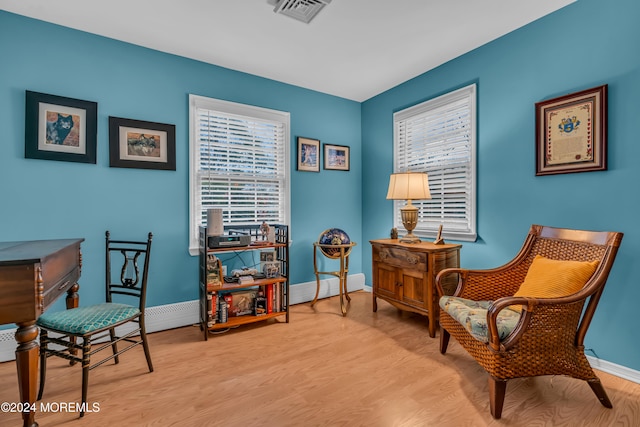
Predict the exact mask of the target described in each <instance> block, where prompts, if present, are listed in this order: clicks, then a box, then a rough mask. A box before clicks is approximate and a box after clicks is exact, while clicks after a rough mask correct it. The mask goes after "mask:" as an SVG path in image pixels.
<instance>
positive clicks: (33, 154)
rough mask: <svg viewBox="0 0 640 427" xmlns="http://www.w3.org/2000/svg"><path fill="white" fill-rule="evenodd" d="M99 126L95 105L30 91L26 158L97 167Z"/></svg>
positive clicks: (27, 112)
mask: <svg viewBox="0 0 640 427" xmlns="http://www.w3.org/2000/svg"><path fill="white" fill-rule="evenodd" d="M97 123H98V104H97V103H95V102H91V101H82V100H79V99H73V98H66V97H63V96H56V95H48V94H45V93H38V92H32V91H29V90H28V91H26V111H25V149H24V155H25V158H28V159H44V160H61V161H65V162H80V163H95V162H96V140H97V135H98V125H97Z"/></svg>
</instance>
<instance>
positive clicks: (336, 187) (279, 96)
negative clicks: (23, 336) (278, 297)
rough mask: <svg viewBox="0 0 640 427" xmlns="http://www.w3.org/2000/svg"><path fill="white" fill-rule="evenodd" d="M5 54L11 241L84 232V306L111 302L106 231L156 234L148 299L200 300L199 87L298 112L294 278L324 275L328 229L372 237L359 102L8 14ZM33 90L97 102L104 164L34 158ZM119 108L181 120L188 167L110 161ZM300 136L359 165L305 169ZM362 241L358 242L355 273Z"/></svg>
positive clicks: (2, 226)
mask: <svg viewBox="0 0 640 427" xmlns="http://www.w3.org/2000/svg"><path fill="white" fill-rule="evenodd" d="M0 58H1V59H0V128H1V129H2V132H1V133H0V240H2V241H12V240H31V239H53V238H66V237H84V238H85V239H86V241H85V243H84V244H83V271H82V279H81V282H80V285H81V298H82V303H83V304H87V303H93V302H98V301H100V300H103V298H104V295H103V294H104V291H103V289H104V288H103V286H104V285H103V274H104V273H103V272H104V261H103V257H104V231H105V230H106V229H109V230H110V231H111V232H112V236H113V237H114V238H118V237H124V238H135V237H136V236H137V237H139V238H144V237H145V236H146V233H147V232H148V231H152V232H153V233H154V236H155V237H154V244H153V248H152V259H151V276H150V289H149V295H148V305H149V306H154V305H161V304H168V303H174V302H180V301H189V300H194V299H197V298H198V287H197V257H192V256H189V254H188V224H189V221H188V194H189V191H188V185H189V184H188V176H189V172H188V164H189V160H188V158H189V157H188V132H189V127H188V118H189V111H188V94H190V93H193V94H197V95H202V96H208V97H213V98H220V99H224V100H229V101H234V102H240V103H246V104H251V105H256V106H260V107H265V108H272V109H276V110H282V111H289V112H290V113H291V201H292V207H291V214H292V218H291V224H290V225H291V237H292V239H293V243H292V246H291V251H290V252H291V269H290V271H291V282H292V283H293V284H296V283H302V282H305V281H310V280H315V279H314V275H313V262H312V253H313V251H312V243H313V242H314V241H316V240H317V237H318V235H319V234H320V232H321V231H322V230H324V229H326V228H329V227H339V228H343V229H344V230H347V232H348V233H349V234H350V235H351V237H352V239H353V240H354V241H357V242H361V240H362V238H361V217H362V213H361V209H362V208H361V207H362V198H361V191H362V181H361V176H362V171H361V162H360V159H361V149H360V141H361V128H360V124H361V115H360V103H358V102H354V101H350V100H346V99H343V98H339V97H335V96H330V95H326V94H322V93H319V92H314V91H310V90H306V89H302V88H299V87H295V86H291V85H287V84H283V83H280V82H276V81H273V80H268V79H263V78H259V77H256V76H252V75H248V74H244V73H240V72H237V71H233V70H229V69H225V68H220V67H216V66H213V65H208V64H204V63H201V62H198V61H193V60H189V59H185V58H182V57H178V56H173V55H168V54H165V53H161V52H157V51H154V50H150V49H146V48H142V47H139V46H135V45H131V44H126V43H122V42H119V41H115V40H111V39H107V38H104V37H99V36H95V35H91V34H87V33H84V32H80V31H75V30H71V29H68V28H64V27H61V26H57V25H52V24H49V23H45V22H41V21H37V20H33V19H28V18H25V17H21V16H18V15H14V14H10V13H7V12H2V11H0ZM25 90H31V91H36V92H43V93H47V94H53V95H59V96H66V97H71V98H77V99H82V100H88V101H94V102H97V103H98V148H97V152H98V160H97V164H81V163H70V162H57V161H47V160H34V159H25V158H24V127H25ZM109 116H116V117H126V118H131V119H137V120H147V121H154V122H161V123H171V124H175V125H176V159H177V170H176V171H160V170H141V169H122V168H110V167H109V151H108V146H109V139H108V137H109V136H108V117H109ZM296 136H306V137H311V138H316V139H319V140H320V141H321V143H330V144H338V145H347V146H350V148H351V170H350V171H349V172H344V171H325V170H321V172H320V173H310V172H298V171H297V170H296V162H295V159H296V148H297V147H296ZM336 206H338V207H339V209H337V208H335V207H336ZM363 248H366V246H365V245H359V246H357V247H356V249H354V256H353V259H352V263H351V271H352V272H354V273H358V272H361V270H362V266H361V251H362V250H363ZM59 304H61V302H59Z"/></svg>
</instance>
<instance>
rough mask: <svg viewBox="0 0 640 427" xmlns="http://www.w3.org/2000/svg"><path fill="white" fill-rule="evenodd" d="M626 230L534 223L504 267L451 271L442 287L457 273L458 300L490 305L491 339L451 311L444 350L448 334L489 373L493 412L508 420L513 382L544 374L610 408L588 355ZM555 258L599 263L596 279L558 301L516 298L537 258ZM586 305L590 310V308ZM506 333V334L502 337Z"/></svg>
mask: <svg viewBox="0 0 640 427" xmlns="http://www.w3.org/2000/svg"><path fill="white" fill-rule="evenodd" d="M622 236H623V235H622V233H617V232H595V231H582V230H570V229H561V228H553V227H546V226H540V225H533V226H531V229H530V231H529V234H528V235H527V238H526V240H525V242H524V244H523V246H522V249H521V250H520V252H519V253H518V254H517V255H516V257H515V258H514V259H513V260H511V261H509V262H508V263H507V264H505V265H503V266H502V267H498V268H495V269H489V270H468V269H446V270H443V271H441V272H440V273H439V274H438V275H437V277H436V286H437V287H438V291H439V293H440V294H439V295H440V297H441V302H442V301H443V300H442V298H447V297H446V296H444V292H443V289H442V286H441V282H442V281H443V280H444V277H445V276H448V275H451V274H457V276H458V285H457V289H456V291H455V293H454V296H455V297H460V298H465V299H469V300H473V301H490V303H488V305H487V307H486V313H487V314H486V327H487V337H486V338H487V339H486V342H483V341H481V340H478V339H477V338H476V337H474V336H472V335H471V334H470V333H469V331H468V328H465V325H463V324H461V323H460V322H459V321H458V320H456V319H455V318H454V317H452V316H451V315H449V314H448V313H447V312H446V311H445V310H440V326H441V333H440V352H441V353H442V354H445V353H446V351H447V345H448V343H449V338H450V336H453V337H454V338H455V339H456V340H457V341H458V342H459V343H460V345H462V347H464V348H465V350H466V351H467V352H468V353H469V354H470V355H471V356H472V357H473V358H474V359H475V360H476V361H477V362H478V363H479V364H480V365H481V366H482V367H483V368H484V369H485V370H486V371H487V373H488V374H489V395H490V396H489V402H490V410H491V415H492V416H493V417H494V418H496V419H498V418H500V417H501V415H502V406H503V403H504V397H505V391H506V385H507V381H508V380H510V379H513V378H522V377H534V376H540V375H566V376H569V377H573V378H576V379H580V380H585V381H587V383H588V384H589V386H590V387H591V389H592V390H593V392H594V393H595V395H596V396H597V397H598V399H599V400H600V403H601V404H602V405H603V406H605V407H607V408H611V407H612V404H611V401H610V400H609V397H608V396H607V393H606V392H605V390H604V387H603V386H602V384H601V382H600V379H599V378H598V377H597V376H596V374H595V373H594V371H593V369H591V366H590V365H589V362H588V360H587V358H586V356H585V354H584V345H583V341H584V337H585V334H586V333H587V329H588V327H589V324H590V322H591V319H592V317H593V314H594V312H595V310H596V306H597V304H598V301H599V299H600V297H601V295H602V292H603V290H604V286H605V283H606V280H607V277H608V275H609V272H610V270H611V267H612V265H613V261H614V259H615V256H616V253H617V250H618V247H619V246H620V242H621V241H622ZM536 255H541V256H543V257H546V258H549V259H553V260H575V261H594V260H598V261H599V262H598V265H597V267H596V270H595V272H594V273H593V275H592V276H591V277H590V279H588V281H587V282H586V284H585V285H584V287H583V288H582V289H581V290H579V291H578V292H577V293H574V294H571V295H569V296H564V297H557V298H533V297H513V295H514V293H515V292H516V291H517V290H518V288H519V286H520V284H521V283H522V282H523V280H524V278H525V276H526V275H527V271H528V269H529V266H530V265H531V263H532V261H533V259H534V257H535V256H536ZM585 304H586V308H585ZM509 306H520V307H522V310H521V315H520V316H519V317H518V318H517V323H516V324H515V327H514V328H513V329H512V330H511V331H510V332H509V333H508V335H506V336H502V337H501V336H500V333H499V331H498V323H499V320H498V318H499V314H500V312H501V311H502V310H504V309H507V307H509ZM502 335H504V334H502Z"/></svg>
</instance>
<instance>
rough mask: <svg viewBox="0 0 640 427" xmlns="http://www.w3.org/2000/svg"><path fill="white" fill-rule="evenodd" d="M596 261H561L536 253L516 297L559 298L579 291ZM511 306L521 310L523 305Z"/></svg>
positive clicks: (594, 268) (593, 268) (594, 269)
mask: <svg viewBox="0 0 640 427" xmlns="http://www.w3.org/2000/svg"><path fill="white" fill-rule="evenodd" d="M596 267H598V260H596V261H560V260H555V259H549V258H545V257H543V256H540V255H536V257H535V258H534V259H533V262H532V263H531V265H530V266H529V271H527V276H526V277H525V278H524V282H522V285H520V289H518V292H516V293H515V295H514V296H516V297H535V298H557V297H564V296H567V295H571V294H574V293H576V292H578V291H579V290H580V289H582V287H583V286H584V285H585V283H587V281H588V280H589V279H590V278H591V276H593V273H594V272H595V271H596ZM509 308H511V309H512V310H516V311H521V309H522V306H521V305H512V306H510V307H509Z"/></svg>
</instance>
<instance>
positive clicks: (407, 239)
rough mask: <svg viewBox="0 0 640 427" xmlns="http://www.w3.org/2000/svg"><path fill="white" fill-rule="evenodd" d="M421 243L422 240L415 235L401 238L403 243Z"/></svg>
mask: <svg viewBox="0 0 640 427" xmlns="http://www.w3.org/2000/svg"><path fill="white" fill-rule="evenodd" d="M421 241H422V240H420V238H419V237H418V236H416V235H415V234H413V233H411V234H407V235H406V236H403V237H401V238H400V242H401V243H420V242H421Z"/></svg>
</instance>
